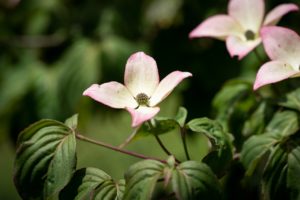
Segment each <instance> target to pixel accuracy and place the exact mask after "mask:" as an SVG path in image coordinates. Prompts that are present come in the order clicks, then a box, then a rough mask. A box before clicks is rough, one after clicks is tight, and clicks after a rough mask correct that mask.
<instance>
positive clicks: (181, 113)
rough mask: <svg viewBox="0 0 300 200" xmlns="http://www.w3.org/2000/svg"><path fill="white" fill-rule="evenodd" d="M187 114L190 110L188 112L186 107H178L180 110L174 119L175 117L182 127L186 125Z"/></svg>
mask: <svg viewBox="0 0 300 200" xmlns="http://www.w3.org/2000/svg"><path fill="white" fill-rule="evenodd" d="M187 114H188V112H187V110H186V108H184V107H180V108H179V109H178V112H177V114H176V116H175V118H174V119H175V121H177V123H178V124H179V126H180V127H184V124H185V121H186V117H187Z"/></svg>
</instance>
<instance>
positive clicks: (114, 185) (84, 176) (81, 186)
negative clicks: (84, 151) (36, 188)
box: [59, 167, 125, 200]
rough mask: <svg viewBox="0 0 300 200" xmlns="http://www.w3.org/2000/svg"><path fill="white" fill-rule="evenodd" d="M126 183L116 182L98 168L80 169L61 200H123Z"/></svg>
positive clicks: (62, 193)
mask: <svg viewBox="0 0 300 200" xmlns="http://www.w3.org/2000/svg"><path fill="white" fill-rule="evenodd" d="M124 190H125V181H124V180H120V181H119V182H115V181H114V180H113V179H112V178H111V176H109V175H108V174H106V173H105V172H104V171H102V170H100V169H97V168H92V167H88V168H83V169H79V170H77V171H76V172H75V174H74V175H73V177H72V179H71V181H70V183H69V184H68V185H67V186H66V187H65V188H64V189H63V190H62V191H61V193H60V195H59V197H60V199H74V200H82V199H96V200H98V199H99V200H121V199H122V196H123V193H124Z"/></svg>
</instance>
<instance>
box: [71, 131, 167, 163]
mask: <svg viewBox="0 0 300 200" xmlns="http://www.w3.org/2000/svg"><path fill="white" fill-rule="evenodd" d="M76 138H77V139H79V140H82V141H85V142H89V143H92V144H96V145H98V146H102V147H105V148H107V149H111V150H113V151H117V152H120V153H123V154H127V155H130V156H133V157H137V158H141V159H151V160H157V161H159V162H162V163H167V162H166V161H165V160H161V159H158V158H155V157H150V156H145V155H143V154H139V153H135V152H132V151H127V150H124V149H120V148H118V147H115V146H112V145H110V144H106V143H104V142H101V141H97V140H94V139H91V138H88V137H85V136H83V135H81V134H79V133H76Z"/></svg>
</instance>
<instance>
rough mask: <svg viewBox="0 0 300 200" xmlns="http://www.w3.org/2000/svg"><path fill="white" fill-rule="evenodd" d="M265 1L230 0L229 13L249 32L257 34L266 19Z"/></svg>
mask: <svg viewBox="0 0 300 200" xmlns="http://www.w3.org/2000/svg"><path fill="white" fill-rule="evenodd" d="M264 9H265V3H264V0H230V2H229V4H228V13H229V15H230V16H231V17H233V18H235V19H236V20H237V21H238V22H239V23H240V25H241V26H242V27H243V28H244V29H245V31H247V30H251V31H252V32H254V33H257V32H258V30H259V28H260V26H261V24H262V21H263V17H264V12H265V11H264Z"/></svg>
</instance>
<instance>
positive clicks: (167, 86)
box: [149, 71, 192, 106]
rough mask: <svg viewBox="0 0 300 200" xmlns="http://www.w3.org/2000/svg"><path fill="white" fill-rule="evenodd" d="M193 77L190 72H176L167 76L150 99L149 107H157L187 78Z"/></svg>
mask: <svg viewBox="0 0 300 200" xmlns="http://www.w3.org/2000/svg"><path fill="white" fill-rule="evenodd" d="M189 76H192V74H191V73H189V72H181V71H174V72H172V73H170V74H169V75H167V76H166V77H165V78H164V79H163V80H162V81H161V82H160V83H159V85H158V87H157V89H156V90H155V92H154V93H153V95H152V97H151V98H150V102H149V105H150V106H155V105H156V104H158V103H159V102H161V101H162V100H163V99H164V98H166V97H167V96H168V95H169V94H170V93H171V92H172V90H173V89H174V88H175V87H176V86H177V85H178V84H179V83H180V82H181V81H182V80H183V79H185V78H187V77H189Z"/></svg>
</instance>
